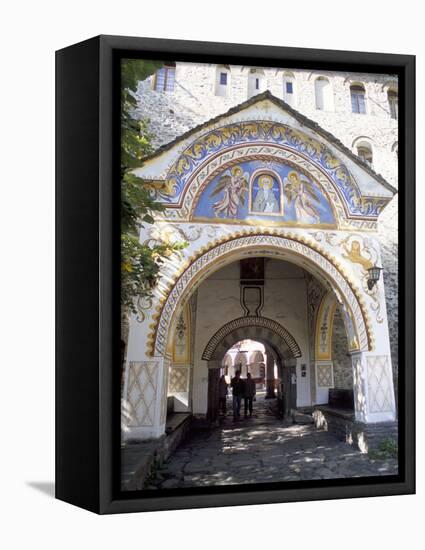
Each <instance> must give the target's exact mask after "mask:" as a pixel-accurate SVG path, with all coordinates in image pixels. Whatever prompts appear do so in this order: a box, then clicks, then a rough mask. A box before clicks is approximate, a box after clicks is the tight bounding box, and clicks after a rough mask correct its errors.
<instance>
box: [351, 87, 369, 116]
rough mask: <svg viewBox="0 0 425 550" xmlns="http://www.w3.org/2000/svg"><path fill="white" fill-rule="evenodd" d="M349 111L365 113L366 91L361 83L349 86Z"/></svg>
mask: <svg viewBox="0 0 425 550" xmlns="http://www.w3.org/2000/svg"><path fill="white" fill-rule="evenodd" d="M350 94H351V111H352V112H353V113H359V114H366V91H365V89H364V86H363V84H352V85H351V86H350Z"/></svg>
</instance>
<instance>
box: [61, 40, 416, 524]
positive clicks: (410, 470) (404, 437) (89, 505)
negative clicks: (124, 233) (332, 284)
mask: <svg viewBox="0 0 425 550" xmlns="http://www.w3.org/2000/svg"><path fill="white" fill-rule="evenodd" d="M122 57H141V58H146V59H155V58H158V59H167V58H168V59H173V60H180V61H199V62H215V63H225V64H237V65H243V64H248V63H249V64H250V65H259V66H284V67H286V68H289V67H298V68H300V67H301V68H304V67H305V68H312V69H314V68H320V69H323V70H344V71H358V72H371V73H392V74H397V75H398V77H399V181H400V182H401V183H400V192H399V237H400V239H399V243H400V248H399V303H400V310H399V313H400V315H399V319H400V321H399V322H400V324H399V326H400V329H399V359H400V360H399V364H400V365H403V368H401V369H400V373H399V390H398V391H399V400H398V401H399V475H397V476H388V477H386V476H385V478H384V477H383V478H381V479H379V478H369V479H366V478H360V479H348V480H347V479H345V480H318V481H309V482H287V483H286V484H285V485H284V486H282V485H281V484H270V485H268V486H264V485H261V486H258V487H255V486H252V485H250V486H245V487H241V486H236V487H232V488H230V487H222V488H220V489H218V488H217V490H210V491H206V490H205V491H202V490H201V491H199V490H187V491H185V493H183V492H179V491H176V490H174V491H168V492H167V491H165V490H164V491H161V492H159V493H158V494H155V496H152V494H149V495H148V496H146V493H145V495H142V494H141V492H137V491H135V492H128V493H126V494H124V493H122V492H120V490H119V441H120V435H119V430H120V421H119V401H120V399H119V395H120V380H119V374H120V373H119V369H116V368H115V369H114V365H117V364H118V365H119V364H120V355H121V350H120V339H119V328H120V327H119V322H120V316H119V261H118V260H119V253H120V240H119V236H120V233H119V203H120V189H119V158H118V156H119V136H120V133H119V121H118V116H117V113H118V112H119V103H120V92H119V85H117V84H118V83H119V71H118V67H119V60H120V59H121V58H122ZM414 181H415V57H414V56H410V55H394V54H381V53H364V52H344V51H331V50H313V49H302V48H287V47H271V46H256V45H243V44H224V43H212V42H193V41H181V40H163V39H152V38H131V37H120V36H98V37H95V38H92V39H89V40H87V41H84V42H81V43H79V44H76V45H73V46H70V47H67V48H64V49H62V50H59V51H58V52H56V284H57V286H56V327H57V328H56V498H58V499H61V500H63V501H66V502H69V503H72V504H75V505H77V506H80V507H82V508H85V509H87V510H91V511H93V512H96V513H100V514H108V513H122V512H140V511H151V510H169V509H180V508H198V507H212V506H231V505H241V504H261V503H274V502H292V501H303V500H319V499H336V498H353V497H369V496H381V495H400V494H411V493H414V492H415V216H414V212H415V186H414ZM214 489H215V488H214Z"/></svg>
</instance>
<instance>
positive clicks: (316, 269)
mask: <svg viewBox="0 0 425 550" xmlns="http://www.w3.org/2000/svg"><path fill="white" fill-rule="evenodd" d="M254 252H255V254H256V255H257V256H264V257H272V258H279V259H283V260H287V261H290V262H293V263H295V264H297V265H300V266H301V267H303V268H305V269H307V270H308V271H309V272H311V273H312V274H313V275H314V276H316V277H318V278H319V279H320V280H321V281H323V282H324V283H325V284H326V286H327V287H328V288H330V289H333V291H334V292H335V293H336V294H337V295H338V298H339V299H340V300H341V302H342V303H343V304H344V306H345V307H346V308H347V311H348V313H349V317H350V319H351V322H352V324H353V328H354V333H355V342H354V345H353V347H352V350H351V351H367V350H372V349H373V335H372V330H371V324H370V322H369V318H368V315H367V313H366V311H365V307H364V300H363V297H362V294H361V292H360V290H359V289H357V287H356V284H355V283H354V282H353V281H352V280H350V278H349V276H348V275H347V274H346V273H344V271H343V270H342V269H341V268H340V266H338V265H337V263H336V262H335V260H334V258H332V257H331V256H330V255H328V254H327V253H326V252H325V250H324V249H323V248H321V247H320V246H318V245H316V244H315V243H314V242H313V241H309V240H307V239H305V238H304V237H300V236H295V235H294V234H291V233H282V232H272V231H262V232H261V233H259V232H258V233H257V232H256V231H255V230H253V231H250V230H247V231H243V232H238V233H236V234H235V235H234V236H233V235H232V236H230V237H228V238H224V239H221V240H219V241H214V242H213V243H212V245H211V246H210V247H209V248H208V249H207V250H205V249H202V250H201V252H200V253H199V254H198V255H196V256H195V257H192V258H190V259H189V261H188V262H187V263H186V264H185V265H184V267H183V268H182V269H181V270H180V272H178V273H177V274H176V277H175V279H174V283H173V284H172V286H171V287H169V288H168V290H167V293H166V295H165V296H164V297H163V298H162V300H161V303H160V304H159V305H158V306H157V313H156V314H155V315H154V316H153V321H154V323H152V324H151V332H150V333H149V335H148V342H147V344H148V349H149V350H150V354H151V355H163V354H164V353H165V351H166V349H167V343H168V338H169V334H170V330H171V331H172V329H173V326H174V323H175V317H176V315H179V312H180V310H181V307H182V306H183V304H184V303H185V302H186V301H187V299H188V298H189V296H190V294H191V293H192V292H193V291H194V289H196V288H197V287H198V286H199V285H200V284H201V282H202V281H203V280H205V279H206V278H207V277H208V276H209V275H211V274H212V273H213V272H214V271H216V270H217V269H219V268H220V267H223V266H224V265H226V264H227V263H231V262H234V261H236V260H238V259H241V258H243V257H245V256H249V255H252V254H253V253H254Z"/></svg>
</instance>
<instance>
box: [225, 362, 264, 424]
mask: <svg viewBox="0 0 425 550" xmlns="http://www.w3.org/2000/svg"><path fill="white" fill-rule="evenodd" d="M222 378H224V377H222ZM231 386H232V395H233V417H234V418H236V417H238V416H240V415H241V403H242V399H243V400H244V412H245V416H248V412H249V415H250V416H251V415H252V409H253V407H252V402H253V400H254V397H255V394H256V388H255V382H254V380H253V379H252V377H251V374H250V373H248V374H247V375H246V380H243V379H242V378H241V373H240V371H236V373H235V376H234V378H232V380H231ZM226 395H227V384H226Z"/></svg>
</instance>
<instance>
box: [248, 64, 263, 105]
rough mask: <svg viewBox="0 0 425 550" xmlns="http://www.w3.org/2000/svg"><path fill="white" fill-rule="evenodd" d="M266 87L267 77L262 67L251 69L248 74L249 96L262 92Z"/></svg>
mask: <svg viewBox="0 0 425 550" xmlns="http://www.w3.org/2000/svg"><path fill="white" fill-rule="evenodd" d="M265 89H266V78H265V75H264V71H263V70H262V69H250V71H249V75H248V98H250V97H253V96H254V95H257V94H261V92H264V90H265Z"/></svg>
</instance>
